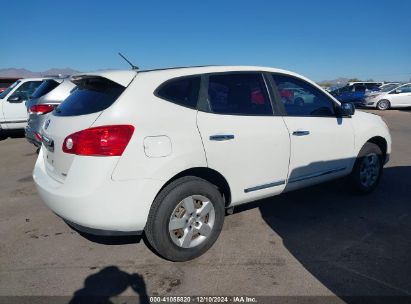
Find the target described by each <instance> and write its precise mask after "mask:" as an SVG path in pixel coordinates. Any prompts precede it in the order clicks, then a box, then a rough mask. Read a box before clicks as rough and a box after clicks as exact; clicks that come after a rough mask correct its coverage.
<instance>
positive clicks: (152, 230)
mask: <svg viewBox="0 0 411 304" xmlns="http://www.w3.org/2000/svg"><path fill="white" fill-rule="evenodd" d="M72 81H73V82H74V83H76V84H77V86H78V89H77V90H76V91H74V92H73V93H72V94H71V95H70V96H69V97H68V98H67V99H66V100H65V101H64V102H63V103H62V104H61V105H60V106H59V107H58V108H57V109H56V110H55V111H54V112H52V113H51V115H50V116H49V118H48V119H47V120H46V121H45V123H44V126H43V128H42V131H41V132H42V138H43V144H42V148H41V152H40V155H39V157H38V159H37V162H36V165H35V168H34V173H33V177H34V181H35V183H36V185H37V188H38V191H39V193H40V196H41V197H42V198H43V200H44V201H45V202H46V204H47V205H48V206H49V207H50V208H51V209H52V210H53V211H54V212H55V213H57V214H58V215H59V216H61V217H62V218H63V219H65V221H67V222H68V223H69V224H70V225H72V226H74V227H75V228H77V229H80V230H83V231H87V232H91V233H95V234H138V233H140V232H141V231H144V232H145V235H146V237H147V239H148V240H149V242H150V243H151V245H152V247H153V248H154V249H155V250H156V251H157V252H158V253H159V254H160V255H162V256H163V257H165V258H167V259H170V260H173V261H184V260H189V259H192V258H195V257H197V256H199V255H201V254H202V253H204V252H205V251H206V250H207V249H209V248H210V247H211V246H212V244H213V243H214V242H215V240H216V239H217V237H218V235H219V233H220V231H221V229H222V226H223V221H224V215H225V208H227V209H228V208H230V211H231V207H233V206H236V205H239V204H243V203H247V202H250V201H254V200H257V199H262V198H265V197H269V196H273V195H277V194H280V193H283V192H286V191H291V190H294V189H298V188H302V187H306V186H309V185H313V184H317V183H320V182H324V181H327V180H331V179H335V178H339V177H343V176H348V181H349V184H350V185H351V187H352V188H353V189H355V190H356V191H357V192H360V193H367V192H370V191H372V190H373V189H374V188H375V187H376V185H377V184H378V181H379V179H380V176H381V173H382V167H383V165H384V163H385V162H386V161H387V160H388V156H389V154H390V152H391V138H390V134H389V131H388V128H387V126H386V124H385V123H384V122H383V120H382V119H381V118H380V117H379V116H377V115H373V114H367V113H364V112H359V111H357V112H356V113H355V114H354V108H353V106H352V105H351V104H345V105H343V106H341V105H340V103H339V102H338V101H337V100H335V99H334V98H333V97H332V96H331V95H330V94H328V93H327V92H325V91H324V90H322V89H321V88H320V87H319V86H317V85H316V84H315V83H314V82H312V81H310V80H308V79H305V78H304V77H302V76H299V75H297V74H294V73H291V72H287V71H284V70H278V69H272V68H261V67H227V66H226V67H224V66H209V67H191V68H175V69H163V70H151V71H108V72H98V73H87V74H79V75H75V76H73V77H72ZM290 88H294V90H290ZM295 91H298V98H297V96H294V92H295ZM304 95H306V96H304ZM285 96H286V97H287V98H286V99H283V98H282V97H285ZM305 97H307V98H305Z"/></svg>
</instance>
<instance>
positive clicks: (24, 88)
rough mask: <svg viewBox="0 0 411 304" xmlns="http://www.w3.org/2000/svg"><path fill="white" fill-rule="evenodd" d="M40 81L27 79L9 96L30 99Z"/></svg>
mask: <svg viewBox="0 0 411 304" xmlns="http://www.w3.org/2000/svg"><path fill="white" fill-rule="evenodd" d="M41 83H42V81H27V82H24V83H23V84H22V85H21V86H19V87H18V88H17V89H16V90H15V91H14V92H13V94H12V95H11V96H10V97H17V96H18V97H20V98H21V99H22V100H27V99H30V98H31V96H32V95H33V93H34V91H35V90H36V89H37V88H38V87H39V86H40V84H41Z"/></svg>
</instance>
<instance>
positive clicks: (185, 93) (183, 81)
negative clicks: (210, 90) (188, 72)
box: [155, 76, 200, 108]
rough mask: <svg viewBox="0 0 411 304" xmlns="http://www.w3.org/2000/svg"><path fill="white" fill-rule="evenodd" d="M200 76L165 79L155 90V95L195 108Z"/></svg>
mask: <svg viewBox="0 0 411 304" xmlns="http://www.w3.org/2000/svg"><path fill="white" fill-rule="evenodd" d="M199 90H200V77H199V76H195V77H184V78H177V79H172V80H169V81H166V82H165V83H164V84H162V85H161V86H160V87H159V88H158V89H157V91H156V93H155V95H156V96H157V97H160V98H162V99H165V100H168V101H171V102H173V103H176V104H178V105H181V106H185V107H189V108H196V107H197V100H198V92H199Z"/></svg>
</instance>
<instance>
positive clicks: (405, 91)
mask: <svg viewBox="0 0 411 304" xmlns="http://www.w3.org/2000/svg"><path fill="white" fill-rule="evenodd" d="M363 105H365V106H367V107H372V108H374V107H375V108H377V109H379V110H387V109H389V108H404V107H411V83H406V84H403V85H400V86H397V87H396V88H394V89H392V90H390V91H387V92H385V91H384V90H382V91H380V92H376V93H374V94H372V95H369V96H367V97H366V98H365V101H364V103H363Z"/></svg>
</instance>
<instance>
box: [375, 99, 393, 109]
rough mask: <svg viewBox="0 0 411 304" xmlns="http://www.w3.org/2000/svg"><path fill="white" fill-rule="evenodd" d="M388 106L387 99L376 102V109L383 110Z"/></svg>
mask: <svg viewBox="0 0 411 304" xmlns="http://www.w3.org/2000/svg"><path fill="white" fill-rule="evenodd" d="M389 108H390V102H389V101H388V100H385V99H383V100H380V101H379V102H377V109H378V110H381V111H384V110H388V109H389Z"/></svg>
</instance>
